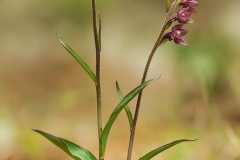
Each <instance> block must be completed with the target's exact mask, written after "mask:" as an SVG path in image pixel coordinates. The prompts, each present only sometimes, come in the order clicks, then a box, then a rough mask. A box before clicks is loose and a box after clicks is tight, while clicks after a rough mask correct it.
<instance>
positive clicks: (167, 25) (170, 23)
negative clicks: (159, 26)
mask: <svg viewBox="0 0 240 160" xmlns="http://www.w3.org/2000/svg"><path fill="white" fill-rule="evenodd" d="M171 25H172V22H171V21H170V22H168V23H167V24H165V25H164V27H163V30H164V31H166V30H167V29H168V28H169V27H170V26H171Z"/></svg>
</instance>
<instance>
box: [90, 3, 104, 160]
mask: <svg viewBox="0 0 240 160" xmlns="http://www.w3.org/2000/svg"><path fill="white" fill-rule="evenodd" d="M92 16H93V17H92V18H93V32H94V40H95V49H96V78H97V84H96V94H97V123H98V139H99V156H100V150H101V149H100V147H101V141H100V139H101V135H102V107H101V85H100V84H101V83H100V52H101V50H100V45H99V38H98V29H97V28H98V27H97V9H96V0H92ZM99 159H100V158H99Z"/></svg>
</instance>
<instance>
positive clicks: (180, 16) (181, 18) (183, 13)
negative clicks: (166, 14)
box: [169, 7, 194, 24]
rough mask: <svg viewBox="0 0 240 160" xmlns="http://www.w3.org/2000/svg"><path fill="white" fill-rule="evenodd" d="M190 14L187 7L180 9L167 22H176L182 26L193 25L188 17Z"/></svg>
mask: <svg viewBox="0 0 240 160" xmlns="http://www.w3.org/2000/svg"><path fill="white" fill-rule="evenodd" d="M192 13H193V12H192V10H191V9H190V8H189V7H187V8H182V9H180V10H179V11H178V12H177V14H175V15H173V16H172V18H171V19H170V20H169V21H171V22H173V21H176V20H177V21H178V22H179V23H184V24H185V23H193V22H194V20H193V19H191V18H190V17H189V16H190V15H191V14H192Z"/></svg>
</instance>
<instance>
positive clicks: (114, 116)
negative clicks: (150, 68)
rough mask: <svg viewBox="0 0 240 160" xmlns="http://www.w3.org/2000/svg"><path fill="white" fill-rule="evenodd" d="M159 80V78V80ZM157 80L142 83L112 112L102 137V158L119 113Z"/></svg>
mask: <svg viewBox="0 0 240 160" xmlns="http://www.w3.org/2000/svg"><path fill="white" fill-rule="evenodd" d="M157 79H158V78H157ZM157 79H153V80H149V81H146V82H144V83H142V84H141V85H139V86H138V87H136V88H135V89H133V90H132V91H131V92H129V93H128V94H127V95H126V96H125V97H124V98H123V99H122V100H121V101H120V103H119V104H118V105H117V107H116V108H115V109H114V111H113V112H112V114H111V116H110V118H109V120H108V122H107V124H106V126H105V128H104V130H103V133H102V136H101V147H100V158H104V154H105V150H106V144H107V139H108V135H109V132H110V129H111V127H112V125H113V123H114V121H115V120H116V118H117V116H118V115H119V113H120V112H121V110H122V109H123V108H124V107H125V106H126V105H127V104H128V103H129V102H130V101H131V100H132V99H133V98H134V97H135V96H136V95H137V94H138V93H139V92H141V91H142V90H143V89H144V88H145V87H146V86H147V85H148V84H150V83H152V82H154V81H156V80H157Z"/></svg>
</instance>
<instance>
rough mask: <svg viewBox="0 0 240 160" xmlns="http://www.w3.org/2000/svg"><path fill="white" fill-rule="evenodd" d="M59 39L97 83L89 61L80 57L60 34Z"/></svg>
mask: <svg viewBox="0 0 240 160" xmlns="http://www.w3.org/2000/svg"><path fill="white" fill-rule="evenodd" d="M57 37H58V40H59V42H60V43H61V44H62V46H63V47H64V48H65V49H66V50H67V51H68V53H70V54H71V55H72V56H73V58H74V59H75V60H76V61H77V62H78V63H79V64H80V65H81V66H82V67H83V69H84V70H85V71H86V72H87V73H88V75H89V76H90V77H91V78H92V80H93V82H94V83H95V84H97V78H96V76H95V74H94V73H93V71H92V70H91V69H90V67H89V66H88V65H87V63H86V62H85V61H84V60H83V59H82V58H81V57H79V55H78V54H77V53H76V52H75V51H74V50H73V49H72V48H71V47H69V46H68V45H67V44H66V43H64V42H63V41H62V40H61V39H60V37H59V35H58V34H57Z"/></svg>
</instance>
